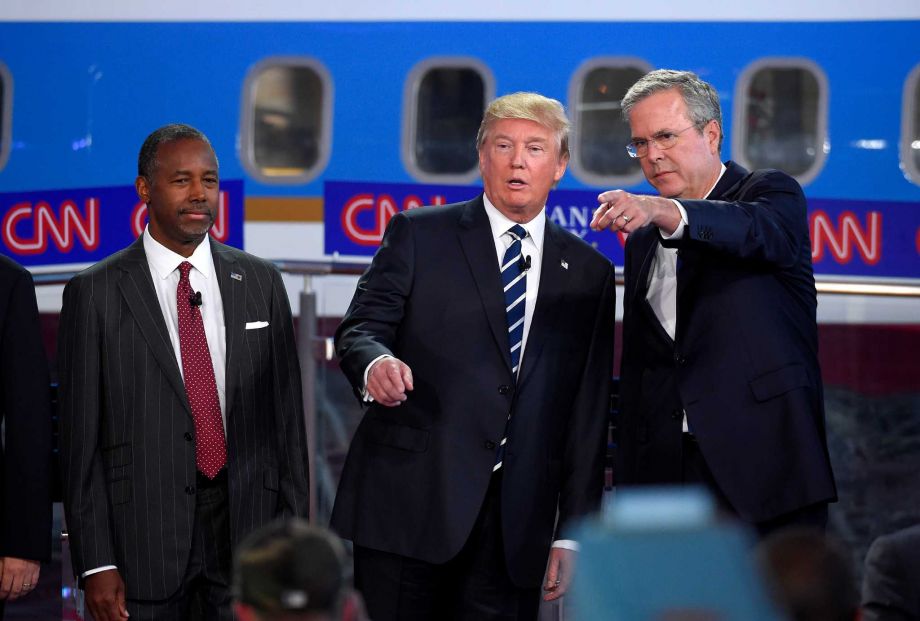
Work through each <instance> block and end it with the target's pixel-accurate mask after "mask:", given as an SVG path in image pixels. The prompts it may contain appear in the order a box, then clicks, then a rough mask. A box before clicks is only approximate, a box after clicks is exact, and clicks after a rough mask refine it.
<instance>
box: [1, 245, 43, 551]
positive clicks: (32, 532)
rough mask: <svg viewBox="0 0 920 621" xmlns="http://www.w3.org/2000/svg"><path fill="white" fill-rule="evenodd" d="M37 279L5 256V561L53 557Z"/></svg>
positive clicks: (3, 279)
mask: <svg viewBox="0 0 920 621" xmlns="http://www.w3.org/2000/svg"><path fill="white" fill-rule="evenodd" d="M49 390H50V389H49V381H48V363H47V361H46V360H45V350H44V348H43V346H42V340H41V330H40V327H39V323H38V308H37V306H36V304H35V288H34V287H33V285H32V276H31V275H30V274H29V272H28V271H26V270H25V269H23V268H22V267H20V266H19V265H18V264H16V263H15V262H13V261H11V260H10V259H8V258H6V257H5V256H2V255H0V420H2V421H3V425H4V433H5V437H4V442H3V445H2V446H0V557H3V556H12V557H16V558H25V559H31V560H37V561H47V560H50V557H51V402H50V393H49Z"/></svg>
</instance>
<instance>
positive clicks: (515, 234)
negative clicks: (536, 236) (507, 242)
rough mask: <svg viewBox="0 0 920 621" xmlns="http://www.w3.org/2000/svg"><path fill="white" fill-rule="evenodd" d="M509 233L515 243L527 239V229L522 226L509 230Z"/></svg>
mask: <svg viewBox="0 0 920 621" xmlns="http://www.w3.org/2000/svg"><path fill="white" fill-rule="evenodd" d="M507 233H508V234H509V235H511V237H512V239H513V241H518V240H520V239H524V238H525V237H527V229H525V228H524V227H523V226H521V225H520V224H515V225H514V226H512V227H511V228H510V229H508V231H507Z"/></svg>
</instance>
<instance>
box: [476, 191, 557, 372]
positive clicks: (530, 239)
mask: <svg viewBox="0 0 920 621" xmlns="http://www.w3.org/2000/svg"><path fill="white" fill-rule="evenodd" d="M482 202H483V203H485V206H486V215H487V216H489V226H490V227H492V240H493V241H494V242H495V255H496V256H495V261H496V263H497V264H498V269H499V271H501V268H502V259H504V258H505V251H506V250H508V246H510V245H511V243H512V241H513V240H512V238H511V236H510V235H506V233H507V232H508V229H510V228H511V227H512V226H514V225H515V224H520V225H521V226H522V227H524V229H525V230H526V231H527V237H525V238H524V239H522V240H521V254H522V255H523V256H524V257H529V258H530V269H528V270H527V296H526V298H525V299H524V303H525V306H524V335H523V337H522V338H521V356H520V360H521V362H523V360H524V349H525V348H526V347H527V335H528V334H529V333H530V322H531V319H533V310H534V307H536V305H537V293H538V292H539V289H540V272H541V271H542V270H541V268H542V267H543V236H544V234H545V233H546V210H545V209H541V210H540V211H539V213H538V214H537V215H536V217H534V219H533V220H531V221H530V222H525V223H524V224H521V223H520V222H515V221H514V220H511V219H509V218H508V217H506V216H505V215H504V214H503V213H502V212H500V211H499V210H498V209H497V208H496V207H495V205H493V204H492V201H490V200H489V197H488V196H486V195H485V194H483V195H482ZM525 260H526V258H525ZM521 366H522V365H519V366H518V369H519V370H520V367H521Z"/></svg>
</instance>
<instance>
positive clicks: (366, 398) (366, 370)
mask: <svg viewBox="0 0 920 621" xmlns="http://www.w3.org/2000/svg"><path fill="white" fill-rule="evenodd" d="M384 358H395V356H391V355H390V354H381V355H379V356H377V357H376V358H374V359H373V360H371V363H370V364H369V365H367V366H366V367H364V387H363V388H362V389H361V398H362V399H364V402H365V403H373V402H374V398H373V397H372V396H370V395H369V394H367V375H368V373H370V372H371V367H373V366H374V365H375V364H377V362H378V361H380V360H383V359H384Z"/></svg>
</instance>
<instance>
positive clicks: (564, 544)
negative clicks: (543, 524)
mask: <svg viewBox="0 0 920 621" xmlns="http://www.w3.org/2000/svg"><path fill="white" fill-rule="evenodd" d="M553 547H554V548H564V549H566V550H571V551H572V552H578V542H577V541H574V540H572V539H557V540H556V541H554V542H553Z"/></svg>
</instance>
